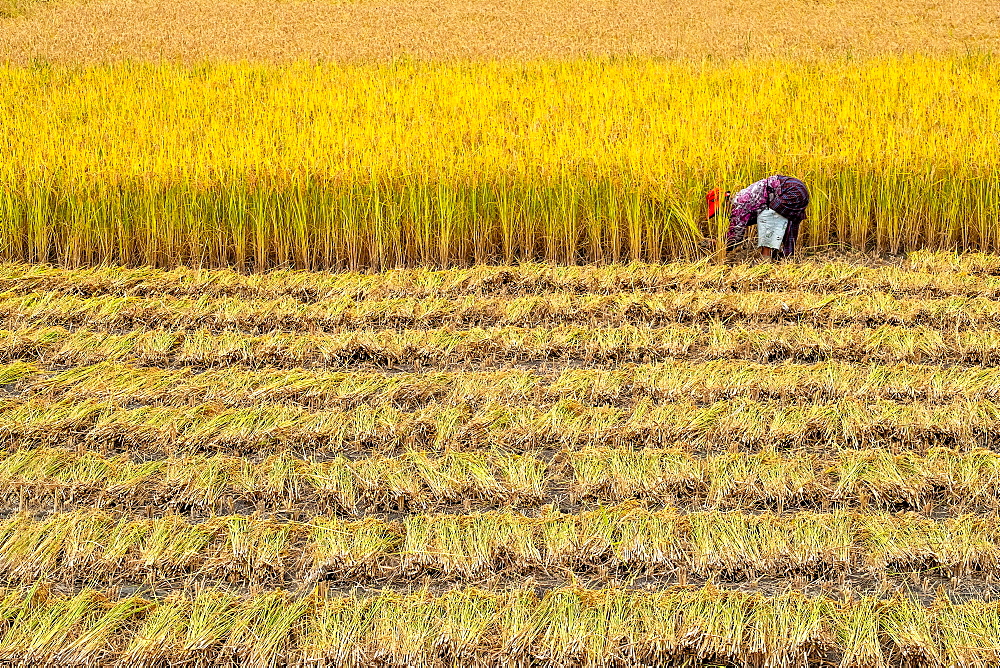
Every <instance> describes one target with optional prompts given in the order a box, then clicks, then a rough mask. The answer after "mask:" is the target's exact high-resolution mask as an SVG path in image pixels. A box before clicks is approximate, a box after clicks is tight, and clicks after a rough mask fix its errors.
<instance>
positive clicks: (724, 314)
mask: <svg viewBox="0 0 1000 668" xmlns="http://www.w3.org/2000/svg"><path fill="white" fill-rule="evenodd" d="M711 321H724V322H726V323H729V324H730V325H733V324H736V323H746V324H756V325H761V324H781V323H801V324H811V325H814V326H828V327H829V326H838V327H843V326H850V325H860V326H863V327H868V328H871V327H878V326H882V325H898V326H914V325H925V326H928V327H936V328H951V327H960V326H977V327H983V326H994V327H995V326H997V325H998V324H1000V306H998V304H997V301H996V300H993V299H988V298H986V297H940V298H939V297H895V296H893V295H891V294H888V293H884V292H883V293H868V294H854V293H837V294H832V295H831V294H815V293H808V292H801V291H793V292H753V291H747V290H744V291H740V292H734V291H732V290H724V291H717V290H702V291H696V292H681V291H676V292H665V293H656V294H649V293H643V292H619V293H615V294H609V295H591V294H586V295H576V294H568V293H560V294H555V295H528V296H521V297H506V296H504V297H479V296H464V297H455V298H446V297H431V298H419V297H400V298H396V299H384V300H373V299H366V300H354V299H351V298H348V297H338V298H335V299H328V300H323V301H317V302H314V303H303V302H301V301H298V300H295V299H292V298H287V297H284V298H276V299H268V300H260V299H245V298H241V297H218V298H211V297H204V296H202V297H171V296H162V295H159V296H153V297H118V296H108V295H101V296H97V297H78V296H76V295H61V294H59V293H55V292H31V293H28V294H17V293H10V292H8V293H0V326H3V327H6V328H10V329H17V328H24V327H54V326H61V327H84V326H85V327H90V328H95V329H104V330H109V331H121V330H128V329H136V328H148V327H157V328H166V329H195V328H205V329H210V330H213V331H239V332H247V333H265V332H269V331H274V330H277V331H285V332H328V333H339V332H341V331H344V330H358V329H372V328H374V329H428V328H439V327H453V328H486V327H560V326H571V325H588V326H591V327H623V326H636V327H640V326H641V327H663V326H667V325H673V324H677V323H690V324H698V323H704V322H711Z"/></svg>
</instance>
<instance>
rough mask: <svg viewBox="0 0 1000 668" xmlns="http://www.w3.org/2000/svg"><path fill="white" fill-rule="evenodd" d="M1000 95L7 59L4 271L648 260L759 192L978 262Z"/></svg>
mask: <svg viewBox="0 0 1000 668" xmlns="http://www.w3.org/2000/svg"><path fill="white" fill-rule="evenodd" d="M998 77H1000V65H998V63H997V62H996V61H995V60H993V59H992V58H991V57H989V56H988V55H984V56H941V57H928V56H894V57H879V58H874V59H866V60H851V59H842V60H832V61H829V62H822V63H792V62H786V61H774V62H768V61H743V62H733V63H719V62H712V61H704V62H685V61H649V60H632V59H626V60H606V59H601V58H594V59H584V60H567V61H536V62H528V63H525V62H492V63H480V62H464V63H463V62H447V63H421V62H412V61H397V62H393V63H389V64H337V65H332V64H305V63H299V64H295V65H289V66H286V67H276V66H273V65H264V64H215V65H208V66H205V67H197V68H189V67H184V66H180V65H172V64H157V65H154V64H142V63H126V64H117V65H108V66H98V67H91V68H83V69H79V68H72V67H63V66H53V67H48V68H43V69H31V68H26V67H18V66H11V65H5V66H3V67H2V68H0V81H2V85H0V91H3V92H2V93H0V95H2V97H0V110H2V112H3V113H0V144H3V145H4V146H6V147H7V149H6V151H7V157H6V159H5V161H4V163H3V165H2V167H0V219H2V220H3V221H4V223H3V225H2V226H0V256H2V257H3V258H6V259H16V260H25V261H51V262H56V263H60V264H68V265H79V264H88V263H100V262H119V263H124V264H151V265H157V266H173V265H176V264H178V263H187V264H194V265H209V266H229V265H235V266H237V267H241V268H243V267H253V268H257V269H263V268H267V267H272V266H276V265H281V266H289V265H291V266H295V267H298V268H343V267H348V268H368V267H387V266H397V265H412V264H431V265H450V264H465V263H469V262H485V261H496V260H502V261H504V262H506V263H512V262H514V261H515V260H532V259H537V258H544V259H546V260H550V261H558V262H562V263H570V264H572V263H576V262H579V261H594V262H607V261H622V260H636V261H638V260H646V261H653V262H656V261H659V260H661V259H663V258H668V257H677V256H692V255H694V254H696V253H697V252H698V243H699V242H700V240H701V239H702V238H703V236H705V235H709V236H715V235H716V234H717V233H718V229H717V227H716V226H711V227H710V226H708V225H706V224H705V223H704V222H702V217H703V211H702V206H703V205H702V200H703V194H704V192H705V190H707V189H708V188H709V187H712V186H716V185H725V186H727V187H730V188H736V187H738V186H741V185H744V184H746V183H748V182H750V181H752V180H756V179H757V178H760V177H761V176H764V175H767V174H770V173H775V172H778V173H789V174H793V175H796V176H799V177H802V178H804V179H805V180H806V181H807V182H808V183H809V184H810V185H811V187H812V192H813V195H814V198H813V203H812V205H811V210H810V218H809V219H808V220H807V222H806V224H805V229H804V241H805V243H807V244H819V245H825V244H829V243H838V244H848V245H851V246H856V247H863V248H877V249H885V250H893V251H897V250H900V249H903V248H906V249H912V248H917V247H925V246H929V247H946V248H950V247H963V248H979V249H983V250H994V249H997V248H1000V234H998V232H997V229H998V228H997V226H996V224H995V212H994V209H993V205H992V204H991V203H992V202H996V201H998V200H1000V192H998V191H997V184H998V183H1000V179H998V178H997V173H998V166H1000V152H998V151H997V150H996V141H995V139H996V137H995V132H994V128H995V127H996V126H997V125H998V121H1000V118H998V116H1000V105H998V102H997V99H996V96H995V95H993V94H992V91H993V90H995V89H996V87H997V82H998ZM844 90H850V91H851V95H849V96H846V95H844V94H843V91H844ZM773 147H781V150H780V151H776V150H774V149H773Z"/></svg>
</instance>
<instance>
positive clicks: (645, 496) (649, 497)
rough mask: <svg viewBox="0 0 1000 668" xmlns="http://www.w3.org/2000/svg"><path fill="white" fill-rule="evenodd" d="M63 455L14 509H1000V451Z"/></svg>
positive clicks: (28, 465)
mask: <svg viewBox="0 0 1000 668" xmlns="http://www.w3.org/2000/svg"><path fill="white" fill-rule="evenodd" d="M142 454H145V451H143V450H139V451H137V452H135V453H133V456H130V455H128V454H123V455H117V456H112V457H108V456H102V455H100V454H97V453H95V452H83V453H80V452H78V451H74V450H67V449H63V448H38V449H32V450H16V451H11V452H7V453H4V454H3V456H2V457H0V498H3V499H4V501H5V502H6V504H7V505H8V507H10V508H13V509H23V510H32V511H36V510H43V511H48V510H53V509H55V510H59V509H64V508H75V507H81V508H84V507H103V508H108V509H111V508H119V509H121V508H125V509H129V508H131V509H135V510H137V511H138V510H142V509H149V508H154V507H155V508H159V509H163V510H176V511H181V512H185V513H189V514H192V515H211V514H218V513H221V512H229V513H232V512H236V511H241V512H242V511H246V512H257V511H262V512H288V513H292V514H294V515H297V516H311V515H316V514H323V513H326V514H338V515H343V516H348V517H350V516H360V515H365V514H369V513H373V512H411V511H421V510H428V509H434V508H441V507H462V508H465V509H471V508H481V507H492V506H500V507H522V508H528V507H534V508H537V507H541V506H543V505H552V506H566V507H576V506H578V505H580V504H583V505H592V504H595V503H609V502H610V503H616V502H622V501H627V500H632V499H638V500H641V501H643V502H645V503H649V504H675V505H678V506H684V507H688V508H692V509H697V508H715V509H766V508H771V509H779V510H780V509H786V508H796V507H802V508H824V509H829V508H837V507H858V508H867V507H873V508H882V509H892V508H910V509H917V510H927V511H932V512H938V511H943V510H948V509H959V510H962V511H963V512H967V511H980V512H985V511H989V510H996V508H997V497H998V496H1000V454H997V453H996V452H994V451H992V450H972V451H965V452H961V451H957V450H952V449H947V448H938V449H934V450H932V451H930V452H928V453H926V454H917V453H912V452H903V453H894V452H890V451H888V450H885V449H883V448H866V449H864V450H842V451H840V452H837V453H817V452H813V451H801V450H791V451H784V452H775V451H765V452H760V453H757V454H743V453H725V454H717V455H710V456H705V457H698V456H695V455H692V454H691V453H690V452H685V451H682V450H677V449H653V448H645V449H641V450H634V449H620V448H609V447H594V448H584V449H581V450H575V451H572V452H557V453H554V454H552V455H546V454H544V453H534V454H523V455H514V454H504V453H496V452H491V451H488V450H479V451H474V452H448V453H444V454H440V453H428V452H421V451H409V452H404V453H401V454H399V455H397V456H375V457H367V458H363V459H347V458H345V457H335V458H332V459H329V460H325V461H313V460H304V459H300V458H297V457H295V456H293V455H292V454H290V453H281V454H278V455H272V456H270V457H264V458H240V457H232V456H227V455H222V454H215V455H211V456H204V455H195V456H182V457H167V458H162V459H141V458H136V456H137V455H142Z"/></svg>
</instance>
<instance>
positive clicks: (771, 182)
mask: <svg viewBox="0 0 1000 668" xmlns="http://www.w3.org/2000/svg"><path fill="white" fill-rule="evenodd" d="M808 204H809V190H808V189H807V188H806V184H804V183H803V182H802V181H800V180H799V179H796V178H792V177H790V176H781V175H778V174H775V175H774V176H768V177H767V178H766V179H761V180H760V181H757V182H756V183H752V184H750V185H749V186H747V187H746V188H744V189H743V190H741V191H739V192H738V193H736V195H735V196H734V197H733V208H732V212H731V213H730V216H729V232H727V233H726V247H727V248H729V249H730V250H731V249H733V248H735V247H736V245H737V244H739V243H740V242H741V241H743V237H744V236H746V232H747V226H748V225H750V224H751V223H756V221H757V214H759V213H760V212H761V211H763V210H764V209H768V208H770V209H773V210H774V211H777V212H778V213H780V214H781V215H782V216H784V217H785V218H787V219H788V229H787V230H786V231H785V238H784V240H783V241H782V243H781V251H782V254H783V255H786V256H788V255H791V254H792V252H794V250H795V240H796V239H797V238H798V236H799V225H800V224H801V223H802V221H803V220H804V219H805V217H806V206H807V205H808Z"/></svg>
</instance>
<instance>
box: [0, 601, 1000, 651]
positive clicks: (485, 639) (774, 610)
mask: <svg viewBox="0 0 1000 668" xmlns="http://www.w3.org/2000/svg"><path fill="white" fill-rule="evenodd" d="M2 594H3V599H2V600H3V603H4V612H5V613H6V614H5V616H4V618H3V620H2V622H0V633H2V634H3V635H2V638H0V657H2V658H3V660H4V661H7V662H11V663H18V664H35V665H38V664H40V663H59V664H67V663H74V664H80V663H89V664H97V663H99V664H101V665H137V664H141V665H158V664H163V663H169V664H181V663H187V664H195V663H198V664H216V665H218V664H219V663H224V662H225V663H228V662H230V661H232V662H235V663H238V664H240V665H264V664H267V663H269V662H278V663H281V664H282V665H289V666H306V665H330V664H349V665H369V664H374V663H388V664H396V665H399V664H406V665H431V664H435V663H438V662H445V661H447V662H455V661H461V662H462V663H474V664H475V665H501V664H506V665H511V664H515V665H523V664H527V663H528V662H529V661H531V660H535V661H544V662H558V663H560V664H572V663H577V662H580V661H586V662H587V664H588V665H615V664H620V663H630V664H638V663H643V664H651V663H655V664H666V663H670V662H674V661H678V660H681V661H683V660H686V661H688V662H690V663H695V662H698V661H711V662H713V663H719V662H726V663H731V662H732V663H737V664H739V665H747V664H750V665H753V664H751V663H750V662H749V661H747V657H752V656H760V657H761V661H760V662H759V665H772V662H778V663H777V664H776V665H785V664H792V663H793V662H799V661H808V662H809V663H810V665H812V664H819V663H821V662H823V661H830V660H833V661H836V662H838V663H840V664H841V665H844V666H868V667H870V668H883V667H884V666H890V665H897V663H898V661H896V659H895V657H898V656H906V657H909V658H910V660H911V661H913V662H919V665H953V666H977V667H978V666H984V667H985V666H987V665H990V664H991V663H995V662H997V661H1000V641H997V638H998V637H1000V604H998V603H996V602H987V601H982V600H971V601H968V602H965V603H955V602H953V601H950V600H949V599H947V598H946V597H944V596H939V597H937V598H935V599H932V600H931V601H928V602H926V603H923V604H922V603H919V602H915V601H912V600H909V599H907V598H905V597H902V596H899V595H895V596H888V597H884V598H878V597H874V596H866V597H863V598H860V599H855V600H849V601H838V600H836V599H833V598H830V597H825V596H820V597H808V596H803V595H801V594H799V593H795V592H789V593H784V594H780V595H776V596H762V595H761V594H757V593H746V592H740V591H725V590H719V589H718V588H716V587H713V586H706V587H701V588H692V587H672V588H669V589H665V590H663V591H661V592H647V591H642V590H629V589H596V590H587V589H582V588H580V587H567V588H560V589H552V590H550V591H548V592H546V593H544V594H543V595H538V594H536V593H535V592H533V591H483V590H480V589H471V588H466V589H455V590H452V591H449V592H447V593H444V594H440V595H437V596H435V595H433V594H430V593H428V592H427V591H422V592H418V593H414V594H400V593H388V592H383V593H374V594H369V595H367V596H363V597H351V596H347V597H345V596H335V595H322V594H315V593H314V594H309V595H304V596H303V595H300V594H297V593H290V592H287V591H280V590H279V591H261V592H259V593H256V594H245V595H238V594H232V593H227V592H224V591H219V590H213V589H207V590H201V591H197V590H179V591H177V592H176V593H175V594H173V595H171V596H169V597H167V598H161V599H156V600H147V599H144V598H142V597H139V596H130V597H121V598H117V597H108V596H106V595H104V594H101V593H99V592H97V591H94V590H92V589H83V590H80V591H79V592H78V593H76V594H74V595H59V594H53V593H50V592H47V591H45V590H41V591H39V590H37V589H28V590H25V589H13V590H5V591H3V592H2ZM765 657H766V659H767V661H768V663H767V664H764V663H763V660H764V658H765Z"/></svg>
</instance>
